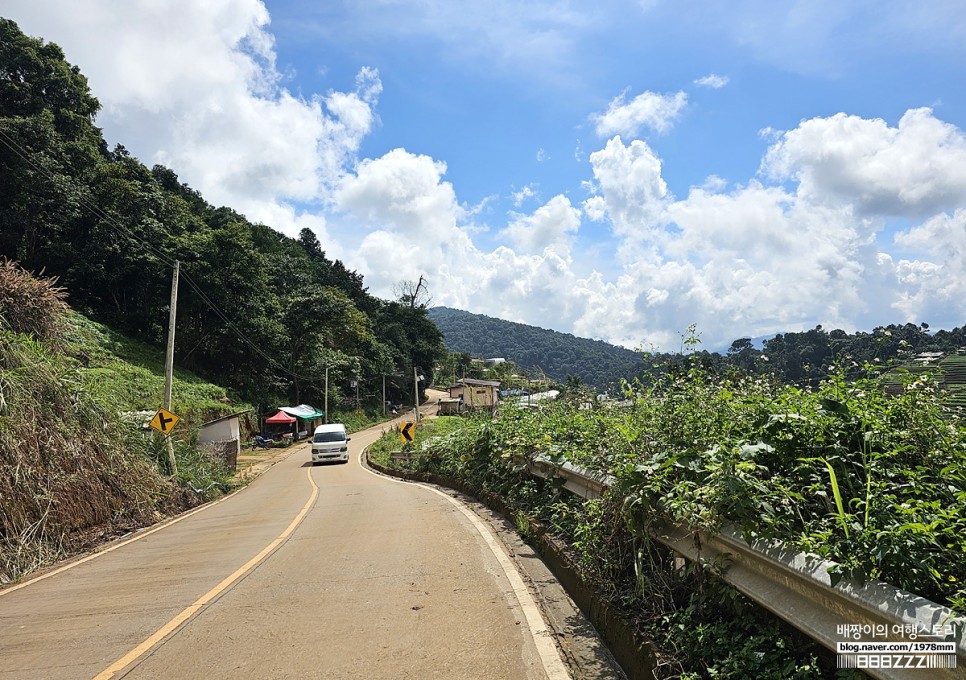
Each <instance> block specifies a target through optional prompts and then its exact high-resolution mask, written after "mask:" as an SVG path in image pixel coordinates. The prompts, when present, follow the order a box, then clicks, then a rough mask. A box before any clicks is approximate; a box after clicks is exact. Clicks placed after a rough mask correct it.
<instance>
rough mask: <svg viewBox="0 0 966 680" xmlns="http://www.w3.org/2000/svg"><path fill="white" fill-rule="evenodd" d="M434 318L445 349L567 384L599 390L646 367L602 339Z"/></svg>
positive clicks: (452, 314) (443, 312) (442, 314)
mask: <svg viewBox="0 0 966 680" xmlns="http://www.w3.org/2000/svg"><path fill="white" fill-rule="evenodd" d="M429 318H430V319H431V320H432V321H433V322H434V323H435V324H436V325H437V326H438V327H439V330H440V331H441V332H442V333H443V338H444V341H445V343H446V348H447V349H449V350H450V351H451V352H466V353H469V354H471V355H473V356H475V357H479V358H493V357H501V358H504V359H508V360H511V361H513V362H515V363H516V364H517V366H518V367H520V368H521V369H523V370H527V371H536V372H537V373H538V374H539V373H540V371H543V372H544V373H545V374H546V375H547V376H548V377H550V378H553V379H555V380H558V381H560V382H564V381H565V380H566V379H567V376H569V375H575V376H578V377H579V378H580V379H581V380H582V381H583V382H585V383H588V384H591V385H595V386H596V387H598V388H600V389H607V388H608V387H609V386H612V385H615V384H618V383H619V382H620V380H621V379H622V378H624V379H628V380H630V379H632V378H633V377H634V376H636V375H639V374H640V373H641V371H642V370H643V368H644V364H643V362H642V360H641V354H640V353H639V352H633V351H631V350H629V349H626V348H624V347H618V346H616V345H610V344H608V343H606V342H601V341H600V340H588V339H586V338H578V337H576V336H573V335H570V334H569V333H558V332H557V331H552V330H546V329H543V328H537V327H536V326H528V325H526V324H522V323H514V322H512V321H504V320H502V319H494V318H493V317H489V316H484V315H482V314H471V313H470V312H464V311H460V310H458V309H450V308H449V307H433V308H432V309H430V310H429Z"/></svg>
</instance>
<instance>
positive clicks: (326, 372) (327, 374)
mask: <svg viewBox="0 0 966 680" xmlns="http://www.w3.org/2000/svg"><path fill="white" fill-rule="evenodd" d="M325 424H326V425H328V424H329V367H328V366H326V367H325Z"/></svg>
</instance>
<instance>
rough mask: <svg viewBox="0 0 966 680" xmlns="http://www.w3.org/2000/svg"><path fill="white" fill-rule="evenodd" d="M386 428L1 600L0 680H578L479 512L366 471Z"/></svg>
mask: <svg viewBox="0 0 966 680" xmlns="http://www.w3.org/2000/svg"><path fill="white" fill-rule="evenodd" d="M379 433H380V428H374V429H371V430H367V431H366V432H363V433H357V434H356V435H353V440H352V443H351V452H352V456H351V460H350V463H349V464H348V465H326V466H317V467H313V466H311V465H310V464H309V462H308V461H309V454H308V451H307V447H306V446H305V445H302V446H299V447H295V448H294V449H293V450H292V453H291V454H290V455H288V456H287V457H286V458H284V459H283V460H281V461H280V462H279V463H277V464H276V465H275V466H273V467H272V468H271V469H270V470H268V471H267V472H265V473H264V474H263V475H261V476H260V477H259V478H257V479H256V480H255V481H254V482H253V483H252V484H251V485H250V486H249V487H248V488H246V489H244V490H242V491H241V492H239V493H237V494H234V495H233V496H230V497H228V498H226V499H223V500H222V501H220V502H218V503H215V504H212V505H210V506H207V507H206V508H204V509H202V510H201V511H200V512H195V513H192V514H190V515H188V516H186V517H183V518H182V519H180V520H179V521H177V522H175V523H172V524H170V525H169V526H166V527H164V528H163V529H161V530H159V531H155V532H153V533H150V534H149V535H145V536H144V537H143V538H140V539H139V540H136V541H133V542H131V543H128V544H126V545H122V546H120V547H118V548H117V549H115V550H112V551H111V552H109V553H106V554H102V555H99V556H98V557H97V558H96V559H92V560H89V561H86V562H83V563H81V564H78V565H76V566H74V567H73V568H70V569H67V570H64V571H62V572H60V573H57V574H55V575H53V576H51V577H49V578H46V579H42V580H38V581H36V582H33V583H28V585H26V586H24V587H17V588H8V589H6V590H0V678H17V679H21V678H45V679H47V678H50V679H56V678H71V679H73V678H85V677H86V678H94V677H104V678H106V677H130V678H173V677H178V678H193V677H205V678H229V677H230V678H239V677H251V678H256V677H257V678H338V679H340V680H341V679H351V678H394V679H395V678H403V679H404V678H412V679H416V678H419V679H420V680H422V679H423V678H479V679H481V680H486V679H491V678H492V679H497V678H521V679H523V678H526V679H541V678H552V679H553V680H556V679H557V678H561V677H563V678H565V677H568V674H567V673H566V671H565V670H564V669H563V666H562V665H561V663H560V660H559V657H556V660H554V658H553V657H554V656H555V654H550V657H549V658H548V654H547V649H548V648H550V649H551V650H553V651H554V653H555V648H554V647H553V646H552V645H548V644H546V639H545V638H544V637H543V636H546V635H547V632H546V631H541V630H540V624H541V619H540V617H539V614H537V615H536V619H534V613H533V612H532V611H530V612H528V611H526V610H525V609H523V608H521V604H520V600H521V599H524V600H525V599H526V595H525V594H522V597H521V593H520V588H521V585H522V584H521V583H515V582H513V574H512V573H510V572H507V571H506V564H505V563H501V562H503V561H504V560H506V558H505V555H504V556H503V557H502V558H501V557H500V555H499V549H498V550H497V551H496V552H494V549H493V548H494V546H493V545H492V541H491V540H488V539H486V538H485V535H484V534H481V533H480V530H479V529H480V528H479V527H477V526H475V525H474V522H473V520H472V516H471V515H470V514H469V513H464V511H463V510H462V509H461V508H460V507H457V505H455V504H454V503H453V501H452V500H451V499H450V498H448V497H446V496H444V495H442V494H439V493H437V492H435V491H434V490H432V489H429V488H426V487H423V486H421V485H415V484H404V483H399V482H396V481H393V480H389V479H386V478H382V477H380V476H377V475H375V474H372V473H370V472H369V471H367V470H365V469H363V468H362V467H361V466H360V464H359V462H358V454H359V452H360V451H361V449H362V447H363V446H365V445H367V444H368V443H370V442H371V441H373V440H374V439H375V438H377V437H378V435H379ZM144 533H145V534H147V533H148V532H144ZM497 547H498V546H497ZM508 573H509V577H508ZM524 590H526V589H525V587H524ZM531 629H533V630H536V631H537V635H538V637H537V639H536V641H535V638H534V636H533V635H532V634H531Z"/></svg>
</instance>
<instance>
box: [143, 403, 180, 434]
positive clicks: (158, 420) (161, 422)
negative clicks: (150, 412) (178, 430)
mask: <svg viewBox="0 0 966 680" xmlns="http://www.w3.org/2000/svg"><path fill="white" fill-rule="evenodd" d="M180 420H181V418H179V417H178V416H176V415H175V414H173V413H171V411H167V410H165V409H163V408H159V409H158V412H157V413H155V414H154V417H153V418H152V419H151V423H150V425H151V427H153V428H154V429H155V430H157V431H158V432H160V433H161V434H171V430H173V429H174V426H175V425H177V424H178V422H179V421H180Z"/></svg>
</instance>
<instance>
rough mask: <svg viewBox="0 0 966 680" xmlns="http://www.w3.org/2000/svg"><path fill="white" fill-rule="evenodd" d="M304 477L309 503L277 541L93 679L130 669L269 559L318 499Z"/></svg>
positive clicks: (105, 679)
mask: <svg viewBox="0 0 966 680" xmlns="http://www.w3.org/2000/svg"><path fill="white" fill-rule="evenodd" d="M305 474H306V476H307V477H308V479H309V484H311V485H312V495H311V496H310V497H309V500H308V501H307V502H306V503H305V505H304V506H303V507H302V509H301V510H300V511H299V514H298V515H296V516H295V519H293V520H292V523H291V524H289V525H288V527H286V529H285V531H283V532H282V533H281V534H279V536H278V538H276V539H275V540H274V541H272V542H271V543H269V544H268V545H267V546H265V548H263V549H262V551H261V552H260V553H258V554H257V555H255V557H253V558H251V559H250V560H248V562H246V563H245V564H243V565H242V566H241V567H239V568H238V569H237V570H235V572H234V573H233V574H232V575H231V576H229V577H227V578H226V579H224V580H223V581H222V582H221V583H219V584H218V585H216V586H215V587H214V588H212V589H211V590H209V591H208V592H207V593H205V594H204V595H202V596H201V597H200V598H198V600H196V601H195V602H194V603H193V604H191V605H190V606H188V607H187V608H186V609H184V611H182V612H181V613H179V614H178V615H177V616H175V617H174V618H173V619H171V620H170V621H168V622H167V623H166V624H164V625H163V626H161V627H160V628H159V629H158V630H157V631H155V632H154V634H153V635H151V637H149V638H148V639H146V640H145V641H144V642H142V643H141V644H139V645H138V646H137V647H135V648H134V649H132V650H131V651H130V652H128V653H127V654H125V655H124V656H122V657H121V658H120V659H118V660H117V661H115V662H114V663H112V664H111V665H110V666H108V667H107V668H106V669H104V670H103V671H102V672H101V673H99V674H97V675H96V676H94V680H108V678H113V677H114V675H115V674H116V673H117V672H118V671H120V670H122V669H124V668H125V667H127V666H129V665H130V664H132V663H133V662H134V661H136V660H137V659H139V658H141V657H142V656H144V654H146V653H147V652H148V651H150V650H151V648H153V647H154V646H155V645H157V644H158V643H159V642H161V641H162V640H164V639H165V638H166V637H168V636H169V635H170V634H171V633H173V632H174V631H175V630H177V629H178V627H179V626H181V625H182V624H184V623H185V622H186V621H188V619H190V618H191V617H192V616H194V615H195V614H196V613H198V611H199V610H200V609H201V608H202V607H204V606H205V605H206V604H208V603H209V602H211V601H212V600H213V599H215V598H216V597H218V596H219V595H220V594H221V593H223V592H224V591H225V590H227V589H228V588H230V587H231V586H232V584H234V583H235V582H236V581H238V580H239V579H240V578H241V577H242V576H244V575H245V574H247V573H248V572H249V571H251V570H252V569H254V568H255V567H256V566H257V565H258V563H259V562H261V561H262V560H264V559H265V558H266V557H268V555H270V554H271V553H272V551H274V550H275V549H276V548H277V547H278V546H280V545H281V544H282V543H284V542H285V540H286V539H287V538H288V537H289V536H291V535H292V532H293V531H295V529H296V528H297V527H298V525H299V524H301V523H302V520H303V519H305V516H306V515H307V514H308V512H309V510H310V509H311V507H312V504H313V503H315V499H316V498H318V495H319V487H318V486H317V485H316V484H315V481H314V480H313V479H312V472H311V469H308V470H306V471H305Z"/></svg>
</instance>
